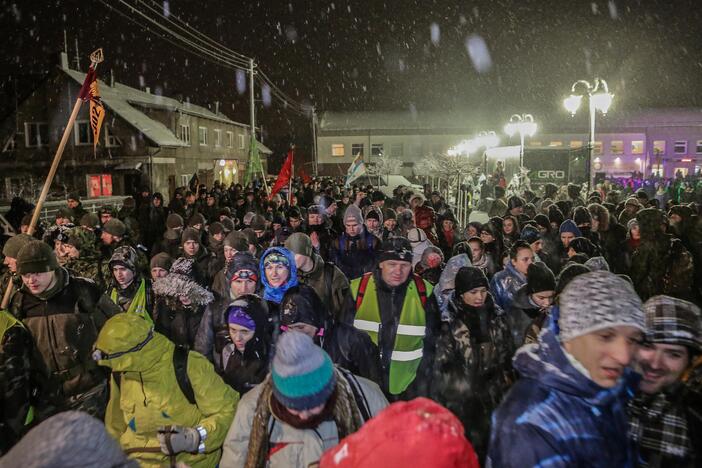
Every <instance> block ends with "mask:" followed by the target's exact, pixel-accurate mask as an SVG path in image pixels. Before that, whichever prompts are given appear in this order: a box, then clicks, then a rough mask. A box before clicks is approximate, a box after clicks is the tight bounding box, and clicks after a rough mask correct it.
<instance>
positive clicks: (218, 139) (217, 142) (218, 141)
mask: <svg viewBox="0 0 702 468" xmlns="http://www.w3.org/2000/svg"><path fill="white" fill-rule="evenodd" d="M214 134H215V142H214V143H215V146H222V130H220V129H219V128H215V131H214Z"/></svg>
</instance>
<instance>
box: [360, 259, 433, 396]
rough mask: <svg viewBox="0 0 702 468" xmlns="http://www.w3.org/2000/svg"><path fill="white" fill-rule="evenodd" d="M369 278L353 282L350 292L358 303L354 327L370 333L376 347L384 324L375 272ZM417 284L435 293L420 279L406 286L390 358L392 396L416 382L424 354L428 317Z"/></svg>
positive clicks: (427, 292)
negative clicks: (381, 325)
mask: <svg viewBox="0 0 702 468" xmlns="http://www.w3.org/2000/svg"><path fill="white" fill-rule="evenodd" d="M366 275H368V276H367V277H366V278H365V281H364V277H361V278H356V279H354V280H353V281H351V293H352V295H353V298H354V301H356V304H357V309H356V317H355V319H354V322H353V325H354V327H356V328H357V329H359V330H363V331H365V332H366V333H368V335H369V336H370V338H371V339H372V340H373V342H374V343H375V344H376V345H377V344H378V333H379V332H380V324H381V319H380V311H379V307H378V295H377V292H376V287H375V280H374V278H373V277H372V273H366ZM364 276H365V275H364ZM417 281H422V282H423V286H424V287H425V289H426V294H427V295H431V293H432V286H431V284H429V283H427V282H425V281H424V280H422V279H421V278H413V280H412V281H410V282H409V285H408V286H407V291H406V293H405V298H404V301H403V303H402V311H401V312H400V323H399V324H398V326H397V330H396V332H395V343H394V346H393V352H392V354H391V356H390V376H389V385H388V386H389V391H390V393H391V394H393V395H399V394H400V393H402V392H404V391H405V390H406V389H407V387H409V385H410V384H411V383H412V382H413V381H414V379H415V377H416V376H417V369H418V368H419V363H420V362H421V360H422V356H423V353H424V335H425V333H426V316H425V313H424V306H423V304H422V300H421V297H420V294H419V291H418V290H417ZM362 282H363V283H365V284H366V288H365V291H360V294H361V297H360V298H359V297H358V295H359V289H360V287H361V283H362Z"/></svg>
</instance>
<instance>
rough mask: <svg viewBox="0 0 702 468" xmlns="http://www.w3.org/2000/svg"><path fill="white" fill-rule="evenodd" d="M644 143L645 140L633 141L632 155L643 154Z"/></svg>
mask: <svg viewBox="0 0 702 468" xmlns="http://www.w3.org/2000/svg"><path fill="white" fill-rule="evenodd" d="M643 151H644V142H643V140H632V141H631V154H643Z"/></svg>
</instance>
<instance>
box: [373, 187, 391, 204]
mask: <svg viewBox="0 0 702 468" xmlns="http://www.w3.org/2000/svg"><path fill="white" fill-rule="evenodd" d="M386 198H387V197H386V196H385V194H384V193H383V192H381V191H380V190H376V191H375V192H373V193H372V194H371V201H372V202H377V201H385V199H386Z"/></svg>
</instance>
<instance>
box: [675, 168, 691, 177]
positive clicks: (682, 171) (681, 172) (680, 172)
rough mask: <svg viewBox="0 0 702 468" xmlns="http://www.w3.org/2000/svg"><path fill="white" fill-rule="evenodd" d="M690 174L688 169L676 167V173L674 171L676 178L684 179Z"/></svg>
mask: <svg viewBox="0 0 702 468" xmlns="http://www.w3.org/2000/svg"><path fill="white" fill-rule="evenodd" d="M688 172H689V169H688V168H686V167H676V168H675V171H673V174H675V177H678V175H682V176H683V177H687V174H688Z"/></svg>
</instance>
